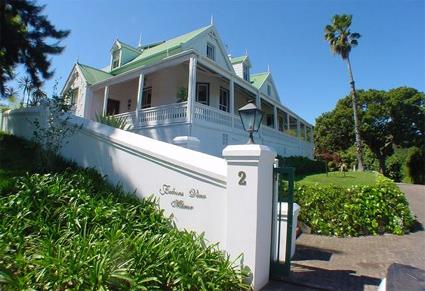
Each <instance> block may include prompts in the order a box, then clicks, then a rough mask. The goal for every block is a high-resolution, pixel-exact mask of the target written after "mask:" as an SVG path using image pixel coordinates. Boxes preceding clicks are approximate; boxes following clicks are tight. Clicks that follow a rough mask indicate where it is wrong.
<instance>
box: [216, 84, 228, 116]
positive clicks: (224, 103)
mask: <svg viewBox="0 0 425 291" xmlns="http://www.w3.org/2000/svg"><path fill="white" fill-rule="evenodd" d="M218 108H219V109H220V110H223V111H226V112H229V90H227V89H225V88H221V87H220V104H219V105H218Z"/></svg>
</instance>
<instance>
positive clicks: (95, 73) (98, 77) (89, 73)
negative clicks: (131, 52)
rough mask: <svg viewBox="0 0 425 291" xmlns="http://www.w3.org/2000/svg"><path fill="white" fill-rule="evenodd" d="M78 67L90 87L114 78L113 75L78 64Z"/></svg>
mask: <svg viewBox="0 0 425 291" xmlns="http://www.w3.org/2000/svg"><path fill="white" fill-rule="evenodd" d="M77 66H78V68H79V69H80V71H81V73H82V74H83V75H84V79H86V81H87V83H89V84H90V85H91V84H95V83H97V82H100V81H103V80H106V79H109V78H111V77H113V75H111V74H109V73H107V72H104V71H102V70H99V69H96V68H93V67H90V66H87V65H83V64H80V63H77Z"/></svg>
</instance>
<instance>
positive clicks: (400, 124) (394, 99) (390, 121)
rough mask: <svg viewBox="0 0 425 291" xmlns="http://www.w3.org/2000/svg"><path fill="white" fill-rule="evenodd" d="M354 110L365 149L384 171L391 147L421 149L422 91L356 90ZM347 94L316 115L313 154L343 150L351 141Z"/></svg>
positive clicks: (424, 144) (424, 136) (424, 138)
mask: <svg viewBox="0 0 425 291" xmlns="http://www.w3.org/2000/svg"><path fill="white" fill-rule="evenodd" d="M357 93H358V96H357V97H358V105H359V108H361V110H359V112H358V118H359V120H360V124H361V126H360V132H361V135H362V137H363V140H364V143H365V144H366V145H367V148H365V152H367V149H370V150H371V151H372V153H373V154H374V155H375V156H376V158H377V160H378V162H379V169H380V171H381V173H383V174H386V165H385V161H386V159H387V158H388V157H389V156H390V155H391V154H392V153H393V152H394V147H400V148H407V147H411V146H416V147H418V148H424V149H425V104H424V101H425V94H424V93H423V92H419V91H417V90H416V89H414V88H407V87H400V88H396V89H392V90H389V91H382V90H367V91H363V90H360V91H358V92H357ZM350 99H351V98H350V96H347V97H345V98H343V99H341V100H339V101H338V103H337V105H336V107H335V109H334V110H332V111H330V112H327V113H324V114H322V115H321V116H320V117H319V118H317V119H316V126H315V146H316V154H317V153H322V152H325V151H326V150H327V151H330V152H331V153H334V152H340V151H347V150H348V149H349V147H350V145H351V144H352V143H353V142H354V139H355V137H354V136H353V134H352V132H353V131H352V129H353V128H352V123H351V126H350V120H351V116H352V115H353V111H352V107H351V106H350Z"/></svg>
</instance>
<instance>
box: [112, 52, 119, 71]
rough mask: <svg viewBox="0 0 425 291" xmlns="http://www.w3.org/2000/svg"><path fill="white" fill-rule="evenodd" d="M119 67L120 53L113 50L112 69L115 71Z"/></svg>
mask: <svg viewBox="0 0 425 291" xmlns="http://www.w3.org/2000/svg"><path fill="white" fill-rule="evenodd" d="M119 66H120V51H119V50H115V51H114V52H113V53H112V69H115V68H117V67H119Z"/></svg>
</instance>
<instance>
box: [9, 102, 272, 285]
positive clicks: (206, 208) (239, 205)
mask: <svg viewBox="0 0 425 291" xmlns="http://www.w3.org/2000/svg"><path fill="white" fill-rule="evenodd" d="M46 117H47V115H46V111H45V110H43V109H41V108H27V109H19V110H14V111H9V112H5V113H3V116H2V122H1V124H2V129H3V130H4V131H6V132H9V133H12V134H15V135H17V136H20V137H23V138H26V139H31V137H32V135H33V131H34V128H33V125H32V121H33V120H35V119H39V120H40V121H43V120H44V121H45V120H46ZM69 122H70V123H72V124H77V125H81V129H79V130H78V131H77V132H76V133H75V134H74V135H73V136H72V137H71V138H70V139H69V143H67V144H66V145H65V146H64V148H63V150H62V152H61V154H62V155H63V156H64V157H65V158H66V159H69V160H73V161H75V162H76V163H77V164H78V165H80V166H82V167H93V168H95V169H96V170H97V171H99V172H100V173H101V174H102V175H106V177H107V179H108V181H109V182H110V183H112V184H121V185H122V186H123V188H124V189H125V190H127V191H135V193H136V195H137V196H139V197H147V196H149V195H154V196H155V197H157V198H159V203H160V207H161V208H162V209H164V210H165V212H166V214H168V215H173V217H174V220H175V222H176V224H177V226H178V227H179V228H181V229H182V228H184V229H188V230H194V231H196V232H198V233H205V237H206V238H207V239H208V240H209V242H211V243H216V242H218V243H219V247H220V248H221V249H223V250H226V251H227V252H228V253H229V254H230V255H231V257H233V258H236V257H237V256H238V255H239V254H241V253H243V254H244V259H243V264H244V265H245V266H248V267H249V268H250V269H251V271H252V282H251V284H252V287H253V289H254V290H258V289H260V288H261V287H263V286H264V285H265V284H266V283H267V282H268V278H269V267H270V242H271V220H272V211H271V210H272V167H273V161H274V158H275V156H276V153H275V152H274V151H272V150H270V149H269V148H268V147H266V146H261V145H232V146H228V147H226V148H225V149H224V150H223V156H224V159H221V158H217V157H214V156H211V155H207V154H204V153H200V152H197V151H192V150H189V149H186V148H182V147H179V146H176V145H172V144H168V143H165V142H161V141H158V140H155V139H151V138H147V137H144V136H142V135H138V134H134V133H131V132H128V131H123V130H119V129H115V128H112V127H109V126H106V125H103V124H100V123H97V122H94V121H91V120H88V119H84V118H80V117H76V116H72V117H71V119H70V121H69Z"/></svg>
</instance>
